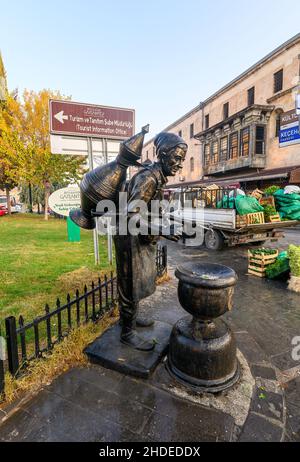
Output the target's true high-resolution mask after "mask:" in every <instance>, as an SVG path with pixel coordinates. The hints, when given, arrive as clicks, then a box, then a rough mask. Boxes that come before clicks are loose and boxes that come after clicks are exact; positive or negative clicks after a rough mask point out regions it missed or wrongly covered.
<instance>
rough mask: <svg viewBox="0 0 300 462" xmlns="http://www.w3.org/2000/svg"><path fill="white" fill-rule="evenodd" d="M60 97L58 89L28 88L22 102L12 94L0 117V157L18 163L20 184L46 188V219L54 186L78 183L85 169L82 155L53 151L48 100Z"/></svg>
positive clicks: (14, 163)
mask: <svg viewBox="0 0 300 462" xmlns="http://www.w3.org/2000/svg"><path fill="white" fill-rule="evenodd" d="M61 98H62V96H61V95H60V93H59V92H51V91H50V90H42V91H40V92H38V93H35V92H33V91H28V90H25V91H24V94H23V100H22V101H19V100H15V99H14V98H13V97H12V96H11V95H10V96H9V98H8V102H7V104H6V107H5V108H4V109H3V110H2V117H1V118H0V130H2V137H1V138H0V158H1V157H6V158H8V161H9V162H10V164H11V165H14V166H16V169H17V174H16V177H17V181H18V183H22V182H23V183H27V184H29V183H30V184H32V185H35V186H38V187H42V188H43V190H44V202H45V219H46V220H47V219H48V201H49V195H50V191H51V186H52V185H53V184H54V183H70V182H76V181H78V180H79V179H80V177H81V176H82V173H83V171H84V161H85V158H84V157H83V156H67V155H65V156H63V155H54V154H51V152H50V139H49V114H48V107H49V99H61ZM1 153H2V154H1Z"/></svg>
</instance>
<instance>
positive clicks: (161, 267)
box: [156, 245, 168, 277]
mask: <svg viewBox="0 0 300 462" xmlns="http://www.w3.org/2000/svg"><path fill="white" fill-rule="evenodd" d="M167 249H168V248H167V246H166V245H163V246H160V245H159V246H158V247H157V253H156V270H157V276H158V277H161V276H163V275H164V274H165V273H166V271H167V259H168V253H167Z"/></svg>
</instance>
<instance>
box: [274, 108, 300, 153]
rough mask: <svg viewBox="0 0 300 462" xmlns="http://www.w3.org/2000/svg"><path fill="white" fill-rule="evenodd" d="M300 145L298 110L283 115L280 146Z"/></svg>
mask: <svg viewBox="0 0 300 462" xmlns="http://www.w3.org/2000/svg"><path fill="white" fill-rule="evenodd" d="M298 143H300V133H299V117H298V115H297V113H296V109H293V110H291V111H288V112H284V113H283V114H281V118H280V134H279V146H280V147H281V148H282V147H285V146H290V145H292V144H298Z"/></svg>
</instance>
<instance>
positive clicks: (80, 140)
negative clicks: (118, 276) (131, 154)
mask: <svg viewBox="0 0 300 462" xmlns="http://www.w3.org/2000/svg"><path fill="white" fill-rule="evenodd" d="M49 117H50V144H51V152H52V154H63V155H77V156H78V155H85V156H87V157H88V162H89V169H90V170H92V169H93V168H94V163H95V164H96V165H101V164H103V163H107V162H110V161H111V160H113V159H114V158H115V157H116V156H117V154H118V148H119V142H120V141H123V140H125V139H127V138H130V137H131V136H133V135H134V130H135V111H134V109H124V108H119V107H110V106H99V105H95V104H85V103H76V102H73V101H63V100H50V101H49ZM95 220H96V229H94V230H93V238H94V253H95V264H96V265H98V264H99V243H98V222H97V219H95ZM107 239H108V241H107V244H108V254H109V260H110V261H111V260H112V238H111V236H110V235H109V234H108V236H107Z"/></svg>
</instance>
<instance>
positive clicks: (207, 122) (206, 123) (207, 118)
mask: <svg viewBox="0 0 300 462" xmlns="http://www.w3.org/2000/svg"><path fill="white" fill-rule="evenodd" d="M208 128H209V114H206V116H205V130H207V129H208Z"/></svg>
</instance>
